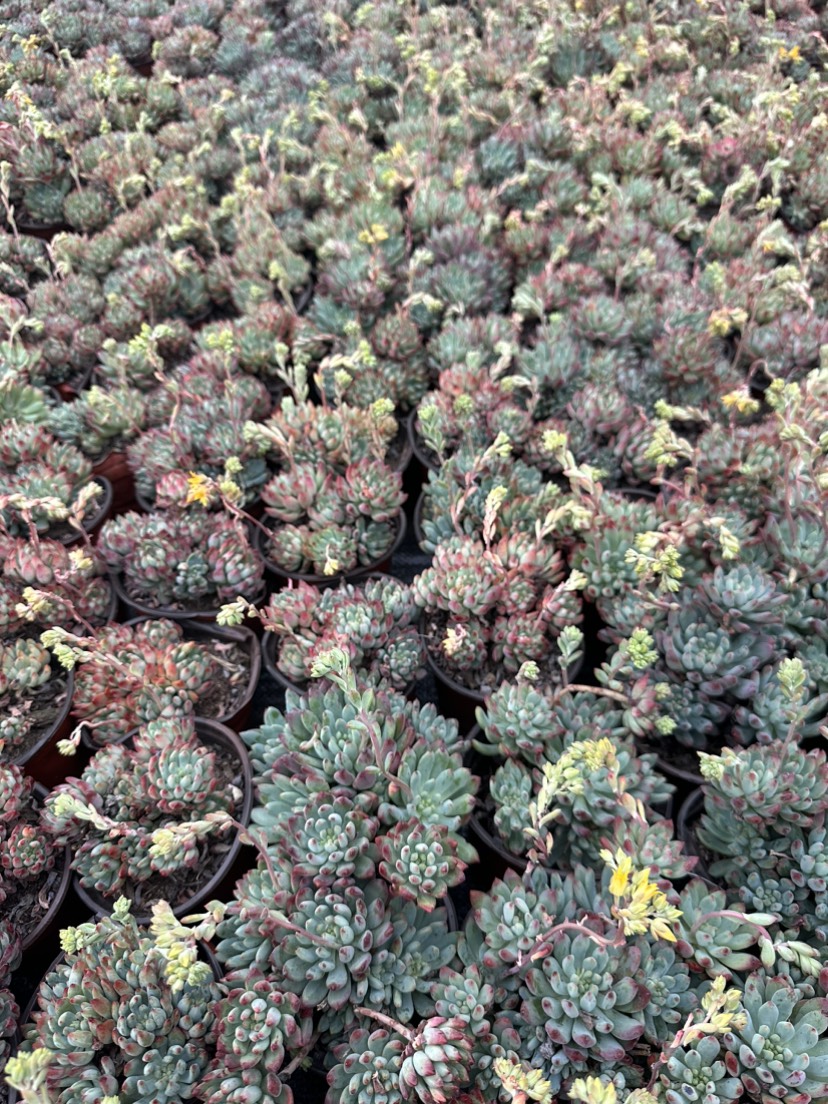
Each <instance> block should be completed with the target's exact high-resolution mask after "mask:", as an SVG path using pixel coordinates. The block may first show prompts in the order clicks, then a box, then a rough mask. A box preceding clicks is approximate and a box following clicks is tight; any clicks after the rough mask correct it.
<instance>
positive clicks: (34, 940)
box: [20, 783, 72, 960]
mask: <svg viewBox="0 0 828 1104" xmlns="http://www.w3.org/2000/svg"><path fill="white" fill-rule="evenodd" d="M48 793H49V791H48V790H47V789H46V787H45V786H41V785H40V784H39V783H38V784H36V785H35V787H34V796H35V801H36V802H37V805H38V806H41V805H42V804H43V802H44V801H45V800H46V797H47V795H48ZM71 859H72V853H71V851H70V850H69V846H68V845H67V846H66V847H64V848H63V849H62V851H61V853H60V855H58V856H56V858H55V867H54V869H55V871H56V872H57V874H58V880H57V885H56V887H55V891H54V894H53V896H52V900H51V902H50V904H49V908H48V909H47V910H46V912H45V913H44V914H43V917H42V919H41V920H40V921H39V923H38V924H37V926H36V927H35V928H33V929H32V931H30V932H29V934H28V935H27V936H26V938H25V939H24V940H23V941H22V943H21V945H20V949H21V950H22V951H23V953H24V954H25V953H26V952H27V951H31V952H32V954H33V955H37V957H38V958H39V959H41V960H42V959H43V958H44V957H45V953H46V952H47V951H48V950H49V947H50V944H51V943H53V942H54V943H55V944H57V936H58V934H59V933H60V930H61V928H65V927H66V926H67V924H68V923H69V915H70V913H71V911H72V909H71V902H70V899H69V886H70V885H71V884H72V871H71V869H70V866H69V863H70V862H71Z"/></svg>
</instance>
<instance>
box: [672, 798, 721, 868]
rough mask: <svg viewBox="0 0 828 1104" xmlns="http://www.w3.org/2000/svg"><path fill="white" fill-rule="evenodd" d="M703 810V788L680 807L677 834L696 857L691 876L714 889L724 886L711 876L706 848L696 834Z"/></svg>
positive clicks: (688, 850)
mask: <svg viewBox="0 0 828 1104" xmlns="http://www.w3.org/2000/svg"><path fill="white" fill-rule="evenodd" d="M703 812H704V792H703V791H702V790H701V789H697V790H694V791H693V792H692V793H691V794H690V796H689V797H688V798H686V800H685V801H684V804H683V805H682V806H681V808H680V809H679V814H678V817H677V818H676V835H677V836H678V838H679V839H680V840H681V842H682V843H683V844H684V851H685V853H686V854H687V855H694V856H695V858H696V865H695V867H694V869H693V870H692V872H691V875H690V876H691V878H701V880H702V881H703V882H706V883H707V885H709V886H711V887H712V888H713V889H721V888H722V887H721V886H720V885H719V884H718V882H715V881H714V880H713V879H712V878H711V877H710V872H709V870H708V868H707V861H706V856H705V854H704V849H703V848H702V846H701V844H700V843H699V840H698V837H697V836H696V825H697V824H698V822H699V818H700V817H701V815H702V813H703Z"/></svg>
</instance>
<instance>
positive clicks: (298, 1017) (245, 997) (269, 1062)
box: [198, 969, 313, 1104]
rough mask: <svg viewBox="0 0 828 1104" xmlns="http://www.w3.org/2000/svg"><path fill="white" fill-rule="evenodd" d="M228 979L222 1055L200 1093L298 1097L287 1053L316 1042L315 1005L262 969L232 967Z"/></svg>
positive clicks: (221, 1007)
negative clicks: (301, 999) (312, 1009)
mask: <svg viewBox="0 0 828 1104" xmlns="http://www.w3.org/2000/svg"><path fill="white" fill-rule="evenodd" d="M223 984H224V985H225V986H226V987H227V994H226V996H222V997H221V999H220V1000H219V1001H218V1003H217V1005H216V1006H215V1018H216V1025H217V1029H216V1056H215V1058H213V1060H212V1061H211V1063H210V1066H209V1068H208V1069H207V1072H206V1073H205V1075H204V1077H203V1079H202V1081H201V1082H200V1083H199V1086H198V1094H199V1099H200V1100H203V1101H204V1104H219V1102H221V1101H226V1100H234V1101H242V1100H244V1099H245V1098H247V1099H249V1098H250V1097H251V1096H255V1095H256V1094H258V1095H259V1097H260V1099H266V1100H274V1101H276V1100H285V1101H288V1100H290V1099H292V1098H291V1096H290V1090H289V1088H287V1087H286V1085H285V1083H284V1082H283V1081H282V1079H281V1077H280V1073H281V1072H282V1067H283V1066H284V1065H285V1057H286V1053H287V1052H288V1051H293V1050H295V1051H297V1052H298V1053H300V1054H301V1052H302V1049H303V1048H307V1047H308V1045H309V1043H310V1042H311V1039H312V1028H313V1024H312V1021H311V1016H310V1013H309V1011H308V1010H307V1009H303V1008H302V1007H301V1005H300V1003H299V1000H298V998H297V997H296V996H295V995H294V994H293V993H284V992H282V991H281V990H280V989H278V988H277V986H276V984H275V982H274V981H273V979H271V978H268V977H266V976H265V975H264V974H263V973H262V972H261V971H260V970H256V969H253V970H247V971H231V972H230V973H228V974H226V975H225V977H224V979H223ZM283 1076H284V1074H283ZM287 1076H288V1077H289V1073H288V1075H287Z"/></svg>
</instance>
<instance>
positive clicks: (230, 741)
mask: <svg viewBox="0 0 828 1104" xmlns="http://www.w3.org/2000/svg"><path fill="white" fill-rule="evenodd" d="M195 726H196V733H197V735H198V736H199V738H200V739H201V740H202V742H203V743H204V742H205V741H204V737H205V736H211V737H213V740H212V742H213V743H218V744H224V746H225V747H227V746H228V745H229V747H230V749H231V750H232V751H233V752H235V754H236V756H237V758H238V759H239V761H240V763H241V768H242V778H243V786H244V796H243V798H242V808H241V810H240V811H239V815H238V816H237V817H236V819H237V820H238V821H239V823H240V824H242V825H244V827H245V828H246V827H247V826H248V825H249V823H250V814H251V812H252V809H253V797H254V794H253V769H252V767H251V765H250V759H249V757H248V754H247V749H246V748H245V746H244V744H243V742H242V740H241V738H240V737H239V736H238V735H237V734H236V733H235V732H233V730H232V729H231V728H228V727H227V725H224V724H221V723H220V722H219V721H214V720H210V719H209V718H206V717H196V718H195ZM134 731H135V730H133V732H129V733H127V735H126V736H123V737H121V739H120V740H118V741H115V743H116V744H122V743H125V742H126V741H127V740H131V739H132V737H133V734H134ZM107 746H109V747H111V746H113V745H111V744H110V745H107ZM99 750H100V749H99ZM241 848H242V841H241V836H240V834H239V831H238V829H234V834H233V837H232V842H231V844H230V846H229V848H228V850H227V853H226V854H225V856H224V858H223V859H222V861H221V864H220V865H219V868H218V869H217V870H216V872H215V874H213V875H212V877H211V878H210V879H209V881H208V882H206V883H205V884H204V885H203V886H202V887H201V889H199V890H197V891H196V892H195V893H193V894H192V896H190V897H188V898H187V900H186V901H184V902H183V903H182V904H180V905H178V906H177V907H176V908H174V909H173V910H172V911H173V915H174V916H176V917H177V918H178V919H181V917H182V916H186V915H188V913H191V912H193V911H195V910H196V909H197V908H198V906H199V905H201V904H203V903H204V902H205V901H209V900H210V898H211V897H213V896H214V895H215V892H216V890H217V889H218V888H219V886H220V885H221V884H222V882H223V881H224V880H225V879H226V878H227V876H228V874H229V873H230V871H231V870H232V869H233V866H234V864H235V862H236V859H237V858H238V856H239V852H240V851H241ZM73 885H74V888H75V892H76V893H77V895H78V897H79V898H80V899H81V901H82V902H83V903H84V905H86V907H87V908H88V909H89V910H90V912H91V913H92V915H93V918H95V919H97V918H99V917H101V916H104V915H106V914H108V913H111V911H112V908H113V906H114V904H115V899H114V898H107V897H104V895H103V894H101V893H98V892H97V891H96V890H94V889H87V888H86V887H85V886H83V885H81V881H80V877H79V876H78V875H77V874H76V873H75V872H74V871H73ZM133 915H135V919H136V921H137V922H138V924H140V925H142V926H147V925H149V924H150V922H151V921H152V915H151V914H150V913H140V914H137V915H136V914H134V913H133Z"/></svg>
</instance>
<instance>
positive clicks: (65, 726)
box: [11, 671, 75, 789]
mask: <svg viewBox="0 0 828 1104" xmlns="http://www.w3.org/2000/svg"><path fill="white" fill-rule="evenodd" d="M65 678H66V697H65V700H64V702H63V704H62V705H61V707H60V710H59V711H58V715H57V716H56V717H55V719H54V721H53V722H52V723H51V725H50V726H49V728H47V729H46V731H45V732H43V734H42V735H41V736H40V738H39V740H38V741H37V742H36V743H35V744H33V745H32V746H31V747H30V748H28V749H27V750H26V751H25V752H23V753H22V754H21V755H19V756H18V757H16V758H13V759H12V760H11V761H12V762H13V763H15V764H16V765H17V766H18V767H21V768H22V769H23V770H24V771H25V772H26V774H28V775H29V777H30V778H33V779H34V780H35V782H39V783H40V784H41V785H42V786H46V787H47V788H49V789H51V787H52V786H56V785H57V784H58V783H59V782H63V780H64V779H65V778H66V775H67V772H68V770H69V768H70V767H73V766H74V760H72V759H70V758H67V757H66V756H65V755H61V754H60V752H59V751H58V749H57V744H58V740H63V739H65V738H66V737H67V736H68V735H69V733H70V732H71V731H72V722H71V720H70V718H69V714H70V712H71V710H72V693H73V691H74V688H75V676H74V673H73V672H72V671H68V672H65Z"/></svg>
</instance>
